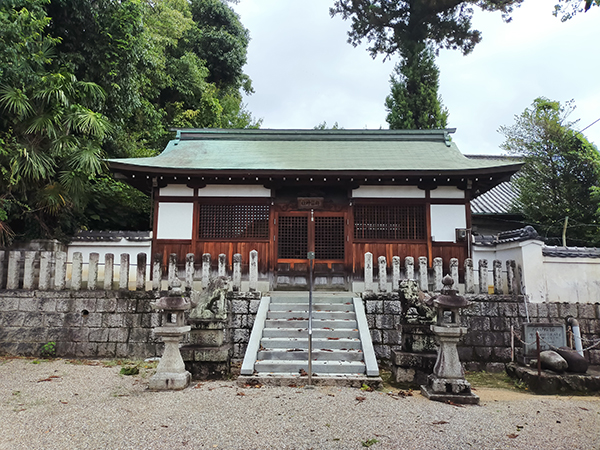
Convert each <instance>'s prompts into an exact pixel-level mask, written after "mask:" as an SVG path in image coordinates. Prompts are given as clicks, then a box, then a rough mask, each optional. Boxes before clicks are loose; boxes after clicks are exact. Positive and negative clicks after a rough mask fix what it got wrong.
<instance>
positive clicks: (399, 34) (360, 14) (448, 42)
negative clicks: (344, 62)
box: [330, 0, 523, 57]
mask: <svg viewBox="0 0 600 450" xmlns="http://www.w3.org/2000/svg"><path fill="white" fill-rule="evenodd" d="M522 1H523V0H336V1H335V3H334V6H333V8H330V14H331V15H332V16H333V15H336V14H339V15H341V16H342V18H344V19H351V20H352V25H351V30H350V31H349V32H348V36H349V38H348V42H349V43H351V44H352V45H354V46H357V45H358V44H360V43H361V42H362V41H363V40H366V41H367V42H368V43H369V47H368V50H369V52H370V53H371V55H372V56H373V57H375V56H377V55H379V54H383V55H385V56H389V55H392V54H396V53H397V52H399V51H400V52H403V51H413V52H415V51H416V52H417V53H420V51H421V48H415V46H416V47H420V46H422V45H424V44H430V45H431V46H432V47H433V48H434V49H437V48H449V49H457V50H461V51H462V52H463V53H464V54H467V53H469V52H471V51H472V50H473V48H474V47H475V45H476V44H477V43H479V42H480V41H481V32H479V31H478V30H473V29H472V28H471V19H472V17H473V12H474V7H479V8H481V9H483V10H486V11H500V12H501V13H502V14H503V16H504V17H505V18H506V19H507V20H508V19H509V17H510V13H511V12H512V11H513V8H514V6H515V5H518V4H520V3H521V2H522ZM403 56H405V55H403ZM405 57H406V56H405Z"/></svg>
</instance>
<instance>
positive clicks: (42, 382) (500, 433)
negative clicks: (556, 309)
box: [0, 359, 600, 450]
mask: <svg viewBox="0 0 600 450" xmlns="http://www.w3.org/2000/svg"><path fill="white" fill-rule="evenodd" d="M98 364H99V365H87V364H73V363H70V362H69V361H65V360H53V361H43V362H40V363H37V364H36V363H34V361H32V360H27V359H0V405H1V406H0V449H11V450H12V449H72V448H76V449H86V448H93V449H97V448H102V449H139V448H147V449H180V448H182V449H186V448H221V449H223V448H225V449H311V448H312V449H361V448H365V447H366V446H368V444H369V443H373V442H374V441H370V440H376V441H378V442H374V443H373V444H372V446H371V448H372V449H375V450H378V449H392V448H393V449H463V448H485V449H505V448H508V449H511V448H518V449H536V450H537V449H541V448H545V449H600V397H598V396H593V397H558V396H537V395H532V394H527V393H520V392H513V391H508V390H497V389H487V388H480V389H477V391H476V393H477V394H478V395H479V396H480V397H481V405H480V406H465V407H458V406H452V405H448V404H443V403H438V402H432V401H429V400H427V399H425V398H424V397H422V396H421V395H420V394H418V393H414V395H413V396H408V397H404V398H403V397H400V396H398V395H390V394H389V393H384V392H363V391H361V390H359V389H352V388H339V387H317V388H315V389H304V388H301V387H285V388H282V387H261V388H242V387H238V386H237V385H236V383H235V382H233V381H212V382H203V383H200V384H197V383H193V384H192V387H190V388H188V389H186V390H184V391H179V392H150V391H148V390H147V384H148V380H147V378H145V377H143V376H135V377H129V376H122V375H119V370H120V367H119V366H116V367H103V365H101V364H100V363H98ZM393 393H394V394H397V393H398V391H393ZM369 441H370V442H369ZM363 443H364V444H363Z"/></svg>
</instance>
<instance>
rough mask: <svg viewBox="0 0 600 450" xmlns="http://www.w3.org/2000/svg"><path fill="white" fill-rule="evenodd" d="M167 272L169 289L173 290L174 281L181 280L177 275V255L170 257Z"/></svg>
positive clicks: (172, 254) (173, 254)
mask: <svg viewBox="0 0 600 450" xmlns="http://www.w3.org/2000/svg"><path fill="white" fill-rule="evenodd" d="M167 270H168V271H167V280H168V281H169V289H171V288H172V286H173V280H174V279H175V278H179V274H178V273H177V253H171V254H170V255H169V268H168V269H167Z"/></svg>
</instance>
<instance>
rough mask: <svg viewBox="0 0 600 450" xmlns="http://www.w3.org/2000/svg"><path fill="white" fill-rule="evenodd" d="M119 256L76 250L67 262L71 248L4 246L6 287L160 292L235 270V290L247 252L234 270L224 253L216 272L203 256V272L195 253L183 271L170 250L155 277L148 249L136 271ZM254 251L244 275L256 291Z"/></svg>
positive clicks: (0, 256) (1, 261)
mask: <svg viewBox="0 0 600 450" xmlns="http://www.w3.org/2000/svg"><path fill="white" fill-rule="evenodd" d="M119 256H120V257H119V264H118V265H115V255H114V254H112V253H107V254H106V255H105V257H104V261H100V257H99V254H98V253H90V255H89V258H88V261H84V260H83V255H82V253H81V252H75V253H73V258H72V261H71V262H67V253H66V252H60V251H59V252H47V251H43V252H36V251H0V289H9V290H15V289H23V290H41V291H48V290H57V291H61V290H65V289H69V290H72V291H79V290H82V289H87V290H90V291H93V290H98V289H103V290H115V287H116V288H117V289H118V290H122V291H128V290H136V291H146V290H148V291H150V290H152V291H158V290H161V289H166V288H167V287H170V286H171V284H172V282H173V280H174V279H175V277H177V278H179V279H180V280H183V284H184V286H185V288H186V289H188V290H189V289H192V288H197V287H198V286H197V285H195V283H196V282H200V283H201V286H207V285H208V281H209V279H210V277H211V276H215V275H217V276H228V275H230V276H231V277H232V282H233V290H234V291H237V292H239V291H241V290H242V255H241V254H239V253H236V254H235V255H233V261H232V270H231V271H229V270H228V269H229V268H228V262H227V255H225V254H220V255H218V259H217V261H218V266H217V271H216V273H213V271H212V269H211V265H212V256H211V255H210V253H205V254H204V255H202V260H201V262H200V265H199V269H198V272H197V271H196V263H195V260H194V254H193V253H189V254H187V255H186V259H185V268H184V270H183V271H182V270H181V268H180V267H178V264H177V255H176V254H174V253H173V254H171V255H169V258H168V264H167V271H166V274H163V265H162V255H160V254H157V255H155V256H154V258H153V260H152V267H151V271H150V273H151V276H149V273H148V272H149V268H150V267H149V265H148V264H147V261H146V259H147V256H146V254H145V253H139V254H138V255H137V260H136V263H137V264H136V267H135V269H136V270H135V271H134V272H130V269H131V267H130V266H131V261H130V256H129V254H128V253H122V254H121V255H119ZM249 256H250V260H249V265H248V267H249V270H248V273H247V274H244V275H246V276H247V280H248V284H247V290H248V291H250V292H254V291H256V290H257V287H258V252H257V251H256V250H252V251H251V252H250V255H249ZM5 269H6V270H5ZM230 272H231V273H230ZM130 273H134V274H135V275H134V277H135V279H130ZM197 273H198V276H197V275H196V274H197ZM164 275H166V277H165V276H164Z"/></svg>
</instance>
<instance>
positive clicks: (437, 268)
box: [433, 257, 444, 292]
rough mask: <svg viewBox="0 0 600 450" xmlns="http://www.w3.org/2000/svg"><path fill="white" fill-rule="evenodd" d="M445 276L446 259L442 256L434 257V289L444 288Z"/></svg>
mask: <svg viewBox="0 0 600 450" xmlns="http://www.w3.org/2000/svg"><path fill="white" fill-rule="evenodd" d="M443 278H444V261H443V260H442V258H439V257H438V258H433V286H434V288H433V290H434V291H435V292H440V291H441V290H442V287H443V285H442V279H443Z"/></svg>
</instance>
